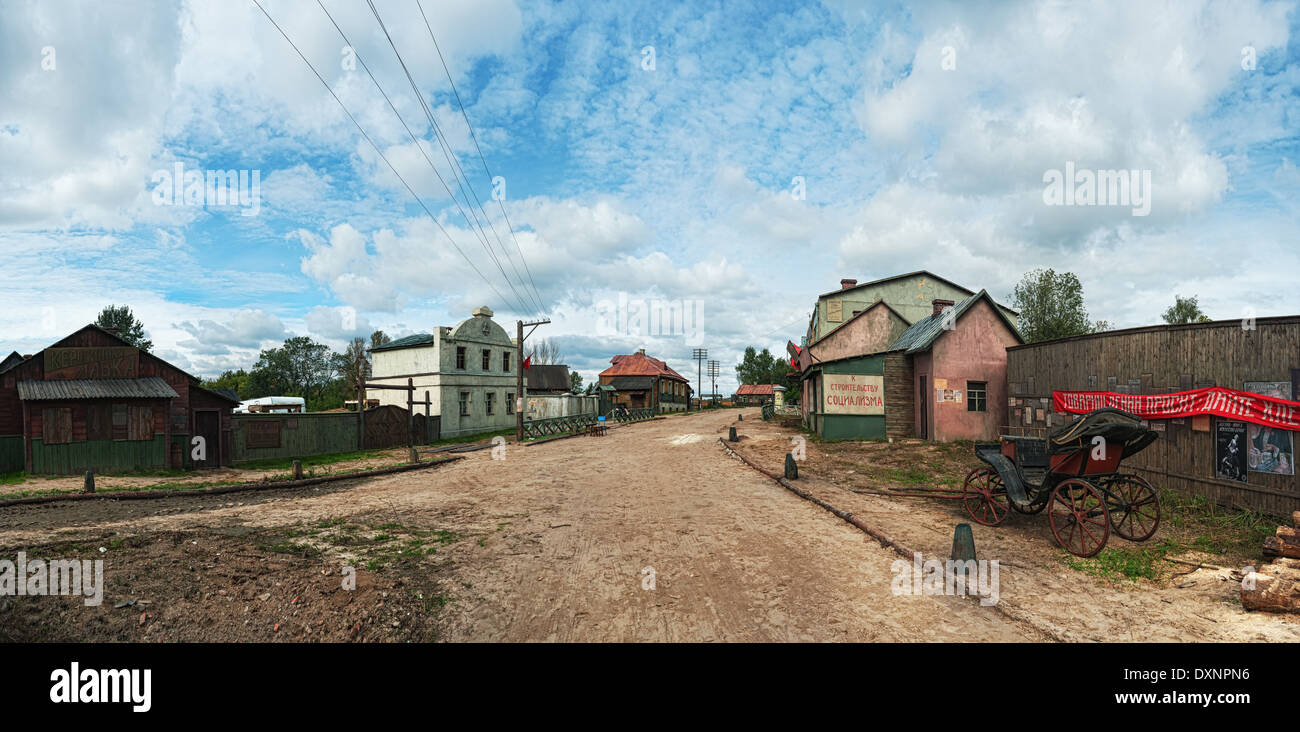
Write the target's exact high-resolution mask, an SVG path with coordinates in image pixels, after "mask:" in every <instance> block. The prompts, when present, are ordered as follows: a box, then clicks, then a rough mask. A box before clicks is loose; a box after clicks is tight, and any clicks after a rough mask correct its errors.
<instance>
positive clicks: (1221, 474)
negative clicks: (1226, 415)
mask: <svg viewBox="0 0 1300 732" xmlns="http://www.w3.org/2000/svg"><path fill="white" fill-rule="evenodd" d="M1214 475H1215V477H1217V478H1218V479H1220V480H1235V481H1238V482H1241V483H1245V482H1246V423H1245V422H1238V421H1236V420H1232V419H1220V420H1217V421H1216V422H1215V428H1214Z"/></svg>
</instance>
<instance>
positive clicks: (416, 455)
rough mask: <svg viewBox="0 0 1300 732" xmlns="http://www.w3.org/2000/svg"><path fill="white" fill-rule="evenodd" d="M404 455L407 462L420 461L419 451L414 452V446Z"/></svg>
mask: <svg viewBox="0 0 1300 732" xmlns="http://www.w3.org/2000/svg"><path fill="white" fill-rule="evenodd" d="M406 457H407V462H412V463H418V462H420V453H418V452H416V451H415V448H414V447H412V448H411V449H410V451H409V453H408V454H407V456H406Z"/></svg>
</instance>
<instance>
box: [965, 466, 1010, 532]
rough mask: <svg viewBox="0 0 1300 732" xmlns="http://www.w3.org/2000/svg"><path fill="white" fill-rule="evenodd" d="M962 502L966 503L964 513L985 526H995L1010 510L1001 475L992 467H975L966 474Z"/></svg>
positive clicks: (1004, 518) (1003, 519)
mask: <svg viewBox="0 0 1300 732" xmlns="http://www.w3.org/2000/svg"><path fill="white" fill-rule="evenodd" d="M961 498H962V503H965V504H966V513H969V514H970V517H971V518H973V519H975V521H976V523H980V524H984V525H985V526H997V525H998V524H1000V523H1002V522H1003V521H1005V520H1006V518H1007V514H1008V513H1009V512H1010V511H1009V509H1008V508H1007V506H1008V505H1009V503H1010V502H1009V501H1008V500H1007V487H1006V485H1004V484H1003V483H1002V476H1000V475H998V472H997V471H996V470H994V469H993V468H975V469H974V470H972V471H970V473H969V474H968V475H967V476H966V485H965V487H964V488H963V489H962V495H961Z"/></svg>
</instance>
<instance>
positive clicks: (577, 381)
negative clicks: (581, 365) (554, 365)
mask: <svg viewBox="0 0 1300 732" xmlns="http://www.w3.org/2000/svg"><path fill="white" fill-rule="evenodd" d="M569 391H571V392H573V393H574V394H581V393H582V374H580V373H578V372H577V371H570V372H569Z"/></svg>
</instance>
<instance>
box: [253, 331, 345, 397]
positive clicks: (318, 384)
mask: <svg viewBox="0 0 1300 732" xmlns="http://www.w3.org/2000/svg"><path fill="white" fill-rule="evenodd" d="M337 370H338V357H337V355H336V354H334V353H331V352H330V349H329V346H326V345H324V344H323V343H317V342H315V341H313V340H312V339H311V338H308V337H307V336H296V337H293V338H289V339H287V340H286V341H285V342H284V344H283V345H281V346H280V347H279V348H270V349H267V350H264V351H262V352H261V354H259V356H258V358H257V364H256V365H255V366H253V371H252V373H251V374H249V382H250V383H249V387H250V391H254V392H259V393H258V396H300V397H302V398H304V399H306V400H307V405H308V408H309V409H311V408H313V407H315V406H318V405H316V404H315V403H314V402H316V401H318V400H319V399H320V397H321V395H322V394H323V393H324V392H325V389H326V387H328V386H329V385H330V381H331V378H332V377H333V376H334V374H335V373H336V372H337Z"/></svg>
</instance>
